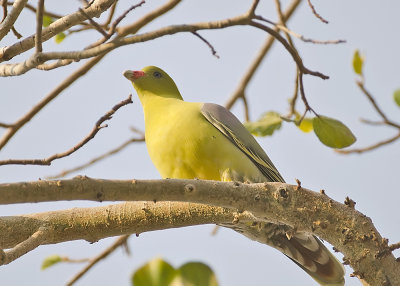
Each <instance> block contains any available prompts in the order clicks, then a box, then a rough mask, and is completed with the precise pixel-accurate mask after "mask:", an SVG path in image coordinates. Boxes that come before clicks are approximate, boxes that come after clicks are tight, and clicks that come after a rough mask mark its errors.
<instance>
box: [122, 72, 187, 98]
mask: <svg viewBox="0 0 400 286" xmlns="http://www.w3.org/2000/svg"><path fill="white" fill-rule="evenodd" d="M124 76H125V77H126V78H127V79H128V80H130V81H131V82H132V84H133V87H134V88H135V89H136V91H137V93H138V95H139V97H143V96H146V95H149V94H151V95H156V96H161V97H168V98H177V99H182V96H181V94H180V92H179V90H178V88H177V87H176V84H175V82H174V81H173V80H172V78H171V77H170V76H169V75H168V74H167V73H166V72H165V71H163V70H162V69H160V68H158V67H155V66H148V67H145V68H143V69H142V70H140V71H132V70H126V71H124Z"/></svg>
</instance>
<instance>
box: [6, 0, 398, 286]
mask: <svg viewBox="0 0 400 286" xmlns="http://www.w3.org/2000/svg"><path fill="white" fill-rule="evenodd" d="M262 2H263V3H262V4H260V6H259V7H258V9H257V13H258V14H261V15H263V16H264V17H266V18H268V19H271V20H273V21H277V16H276V12H275V7H274V3H273V1H262ZM288 2H289V1H282V6H283V7H286V5H287V4H288ZM313 3H314V5H315V8H316V9H317V10H318V12H319V13H320V14H321V15H322V16H323V17H325V18H326V19H327V20H329V21H330V23H329V24H328V25H326V24H323V23H321V22H320V21H319V20H318V19H316V18H315V17H314V16H313V15H312V13H311V11H310V8H309V7H308V5H307V3H306V1H304V3H302V4H301V7H300V8H299V9H298V11H297V12H296V14H295V15H294V17H293V18H292V19H291V21H290V22H289V27H290V28H291V29H292V30H294V31H295V32H297V33H299V34H303V35H304V36H305V37H308V38H313V39H318V40H336V39H345V40H347V43H346V44H341V45H329V46H325V45H313V44H309V43H303V42H301V41H300V40H298V39H295V44H296V46H297V48H298V50H299V53H300V55H301V57H302V58H303V62H304V64H305V66H307V67H308V68H310V69H312V70H317V71H320V72H322V73H324V74H327V75H329V76H330V79H329V80H325V81H324V80H321V79H319V78H315V77H311V76H305V78H304V80H305V82H304V83H305V92H306V95H307V98H308V100H309V103H310V104H311V106H312V107H313V108H314V109H315V110H316V111H317V112H318V113H320V114H323V115H327V116H330V117H334V118H336V119H339V120H341V121H342V122H344V123H345V124H346V125H347V126H349V127H350V128H351V130H352V131H353V133H354V134H355V135H356V137H357V139H358V141H357V142H356V144H355V145H354V146H357V147H363V146H366V145H369V144H372V143H375V142H377V141H381V140H383V139H386V138H388V137H391V136H393V135H394V134H395V132H394V130H391V129H389V128H385V127H371V126H366V125H363V124H362V123H360V121H359V118H361V117H363V118H368V119H372V120H374V119H375V120H376V119H379V118H378V117H377V114H376V112H375V110H373V109H372V106H371V104H370V103H369V102H368V101H367V99H366V98H365V96H364V95H363V94H362V93H361V92H360V91H359V89H358V87H357V86H356V84H355V79H356V76H355V75H354V72H353V70H352V66H351V60H352V55H353V52H354V50H355V49H360V50H361V52H362V54H364V55H365V57H366V62H365V67H364V73H365V77H366V86H367V89H368V90H369V91H370V92H371V93H372V94H373V95H374V96H375V99H376V100H377V102H378V104H379V106H381V107H382V109H383V110H384V111H385V112H386V114H387V115H388V116H389V117H390V118H392V119H393V120H397V121H400V116H399V114H400V113H399V112H400V109H399V108H398V107H397V106H396V105H395V104H394V102H393V99H392V94H393V91H394V90H395V89H397V88H400V81H399V79H400V69H399V66H400V57H399V53H398V51H399V50H400V40H399V37H398V30H399V26H400V25H399V24H400V19H399V17H398V11H400V2H399V1H395V0H389V1H384V2H382V1H380V2H379V1H361V0H357V1H351V2H349V1H323V2H322V1H320V2H318V1H313ZM32 4H36V3H32ZM160 4H161V1H148V3H146V4H145V5H143V7H142V8H139V9H137V10H135V11H133V12H132V13H131V14H129V17H127V18H126V19H125V20H124V21H123V22H122V25H124V24H127V23H129V22H133V21H135V20H136V19H138V17H140V16H141V15H143V14H144V13H146V12H148V11H150V10H152V9H154V8H155V7H157V6H159V5H160ZM250 4H251V1H239V0H234V1H228V0H218V1H211V0H207V1H204V0H203V1H194V0H192V1H185V3H181V4H180V5H178V6H177V7H176V9H174V10H173V11H172V12H170V13H168V14H167V15H165V16H163V17H162V18H161V19H158V20H156V21H155V22H154V23H152V24H150V25H148V26H146V27H145V28H144V29H143V31H142V32H144V31H150V30H153V29H156V28H158V27H162V26H165V25H171V24H186V23H193V22H199V21H206V20H216V19H224V18H227V17H230V16H234V15H239V14H241V13H243V12H245V11H246V10H247V8H248V7H249V6H250ZM61 5H67V6H68V7H61ZM79 5H80V2H78V1H70V2H69V3H67V4H66V3H62V4H60V1H50V0H48V1H46V8H47V10H49V11H55V12H59V13H65V11H66V10H68V12H74V11H76V10H77V9H78V7H79ZM121 6H122V5H121ZM121 9H122V8H121ZM118 12H119V13H121V12H122V10H119V11H118ZM23 15H24V18H21V19H19V21H18V22H17V24H16V28H17V30H18V31H19V32H20V33H22V34H23V35H24V36H28V35H30V34H32V33H34V25H33V23H34V22H35V16H34V14H32V13H30V12H24V14H23ZM199 33H200V34H201V35H202V36H204V37H205V38H207V40H208V41H210V42H211V43H212V44H213V46H214V47H215V49H216V50H217V52H218V54H219V56H220V59H217V58H215V57H213V56H212V55H211V53H210V50H209V48H208V47H207V46H206V45H205V44H204V43H203V42H201V41H200V40H199V39H198V38H196V37H195V36H193V35H191V34H190V33H186V34H177V35H174V36H166V37H163V38H160V39H157V40H154V41H152V42H146V43H140V44H135V45H132V46H126V47H123V48H120V49H117V50H115V51H114V52H112V53H110V54H109V55H107V56H106V58H105V59H104V60H103V61H102V62H101V63H100V64H98V65H97V66H96V67H95V68H94V69H93V70H91V71H90V72H89V73H88V74H87V75H86V76H85V77H83V78H81V79H79V80H78V81H77V82H75V83H74V84H73V85H72V86H71V87H70V88H69V89H67V90H65V91H64V92H63V93H62V94H61V95H59V96H58V97H57V98H56V99H55V100H54V101H53V102H52V103H50V104H49V105H48V106H47V107H46V108H45V109H44V110H43V111H42V112H41V113H39V114H38V115H37V116H36V117H34V118H33V119H32V120H31V121H30V122H29V124H27V125H26V126H25V127H24V128H23V129H21V130H20V132H18V134H17V135H16V136H14V138H13V139H12V140H11V141H10V142H9V144H8V145H7V146H6V147H5V148H4V149H3V150H2V152H1V153H0V159H8V158H24V159H26V158H43V157H47V156H49V155H52V154H54V153H57V152H60V151H64V150H66V149H68V148H70V147H71V146H73V145H75V144H76V143H77V142H79V141H80V140H81V138H83V137H84V136H85V135H86V134H88V133H89V131H90V130H91V128H92V127H93V124H94V123H95V122H96V121H97V119H98V118H100V117H101V116H102V115H103V114H104V113H105V112H106V111H108V110H109V109H110V108H111V107H112V106H113V105H115V104H116V103H118V102H119V101H121V100H122V99H124V98H126V97H127V96H128V94H129V93H132V94H133V104H131V105H128V106H127V107H124V108H122V109H121V110H119V111H118V112H117V113H116V115H115V116H114V118H113V119H112V120H111V121H109V122H108V125H109V127H108V128H106V129H103V130H101V131H100V132H99V133H98V135H97V136H96V137H95V139H94V140H92V141H91V142H89V143H88V144H87V145H86V146H85V147H84V148H82V149H81V150H79V151H78V152H76V153H74V154H73V155H71V156H70V157H68V158H65V159H61V160H58V161H55V162H54V163H53V164H52V166H50V167H40V166H39V167H38V166H2V167H0V183H5V182H17V181H32V180H37V179H38V178H43V177H45V176H47V175H52V174H55V173H58V172H60V171H61V170H64V169H66V168H71V167H74V166H76V165H77V164H79V163H83V162H86V161H87V160H89V159H91V158H93V157H95V156H97V155H100V154H102V153H103V152H106V151H108V150H110V149H112V148H114V147H116V146H117V145H119V144H121V143H122V142H123V141H125V140H126V139H128V138H130V137H131V132H130V130H129V126H135V127H136V128H139V129H142V130H143V129H144V124H143V113H142V109H141V106H140V102H139V100H138V99H137V96H136V93H135V92H134V90H133V88H132V86H131V84H130V82H128V81H127V80H126V79H125V78H124V77H123V76H122V72H123V71H124V70H126V69H133V70H134V69H141V68H143V67H144V66H147V65H157V66H159V67H161V68H163V69H164V70H165V71H166V72H168V73H169V74H170V75H171V77H172V78H173V79H174V80H175V82H176V84H177V86H178V88H179V89H180V91H181V93H182V95H183V97H184V99H185V100H187V101H201V102H215V103H219V104H224V103H225V102H226V100H227V99H228V98H229V97H230V95H231V94H232V92H233V91H234V90H235V88H236V86H237V84H238V81H239V80H240V78H241V77H242V75H243V74H244V73H245V71H246V69H247V67H248V66H249V64H250V62H251V61H252V59H253V58H254V56H255V54H256V53H257V51H258V49H259V47H260V46H261V45H262V43H263V42H264V39H265V38H266V34H265V33H264V32H261V31H259V30H256V29H255V28H251V27H234V28H229V29H225V30H220V31H218V30H217V31H200V32H199ZM99 37H100V35H99V34H97V33H96V32H90V33H84V34H82V35H73V36H70V37H67V39H66V40H65V41H64V42H63V43H62V44H60V45H56V44H55V43H54V41H53V40H49V41H48V42H46V43H45V44H44V50H45V51H53V50H65V51H67V50H76V49H81V48H83V47H85V46H87V45H88V44H90V43H91V41H94V40H96V39H98V38H99ZM13 42H15V37H14V36H13V35H12V33H10V34H9V35H8V36H7V37H6V38H5V39H4V40H3V41H2V43H1V46H4V45H10V44H11V43H13ZM31 53H32V52H31V51H29V52H27V53H26V54H24V55H22V56H18V57H15V59H13V60H12V62H19V61H22V60H24V59H25V58H26V57H27V55H30V54H31ZM81 64H82V63H74V64H72V65H70V66H67V67H63V68H60V69H58V70H55V71H52V72H44V71H36V70H32V71H29V72H28V73H26V74H25V75H23V76H20V77H12V78H1V79H0V86H1V87H2V88H1V91H2V92H1V97H0V122H13V121H14V120H16V119H17V118H19V117H20V116H22V115H23V114H24V113H25V112H27V111H28V110H29V109H30V108H31V107H32V105H34V104H35V103H36V102H38V101H39V100H40V99H41V98H43V97H44V96H46V95H47V94H48V93H49V92H50V91H51V90H52V89H53V88H54V87H55V86H57V85H58V83H59V82H60V81H61V80H62V79H63V78H65V77H66V76H67V75H69V74H70V73H71V72H72V71H74V70H75V69H77V68H78V67H79V66H80V65H81ZM294 76H295V64H294V62H293V60H292V59H291V57H290V55H289V54H288V52H287V51H286V50H285V49H284V48H283V47H282V46H281V45H280V44H278V43H276V44H275V45H274V47H273V50H272V52H271V53H270V54H269V55H268V56H267V58H266V59H265V60H264V61H263V63H262V66H261V68H260V69H259V70H258V72H257V74H256V75H255V77H254V78H253V80H252V81H251V83H250V86H249V88H248V92H247V97H248V101H249V105H250V111H251V118H252V119H257V117H259V116H260V115H261V114H262V113H263V112H265V111H270V110H275V111H278V112H281V113H285V112H287V108H288V104H287V99H288V98H289V97H291V96H292V92H293V83H294ZM299 106H301V108H303V107H302V105H299ZM302 110H303V109H301V111H302ZM242 111H243V107H242V105H241V103H240V102H239V103H238V104H236V105H235V108H234V109H233V112H234V113H235V114H236V115H237V116H238V117H239V118H240V119H241V120H243V112H242ZM0 131H2V130H0ZM258 141H259V142H260V144H261V146H262V147H263V148H264V149H265V150H266V151H267V153H268V155H269V156H270V158H271V160H272V161H273V162H274V164H275V165H276V167H277V168H278V170H279V171H280V173H281V174H282V175H283V177H284V178H285V179H286V180H287V182H289V183H294V182H295V179H296V178H298V179H300V180H301V182H302V185H303V186H304V187H306V188H309V189H312V190H315V191H318V190H320V189H325V190H326V192H327V194H328V195H329V196H331V197H332V198H333V199H335V200H337V201H340V202H343V201H344V198H345V197H346V196H349V197H350V198H352V199H353V200H355V201H356V202H357V204H356V209H358V210H360V211H361V212H363V213H364V214H366V215H367V216H369V217H371V219H372V220H373V222H374V223H375V226H376V227H377V229H378V230H379V231H380V233H381V234H382V235H383V236H384V237H387V238H389V240H390V241H389V242H390V243H395V242H398V241H400V228H399V225H400V217H399V215H398V212H397V209H398V202H399V200H400V195H399V193H400V189H399V185H400V184H399V177H398V175H397V173H398V169H399V168H398V166H399V163H398V158H400V142H396V143H393V144H391V145H388V146H386V147H383V148H380V149H378V150H375V151H372V152H369V153H365V154H363V155H347V156H345V155H339V154H336V153H335V152H333V151H332V150H331V149H330V148H328V147H325V146H324V145H322V144H321V143H320V142H319V141H318V139H317V138H316V136H315V135H314V134H312V133H311V134H305V133H302V132H300V131H299V130H298V129H297V128H296V127H294V126H292V125H290V124H284V125H283V126H282V128H281V130H279V131H278V132H276V133H275V134H274V135H273V136H272V137H268V138H259V139H258ZM78 174H82V175H87V176H89V177H94V178H107V179H132V178H135V179H150V178H151V179H158V178H160V175H159V174H158V173H157V171H156V169H155V168H154V166H153V165H152V163H151V161H150V159H149V157H148V154H147V151H146V148H145V145H144V143H139V144H134V145H131V146H130V147H129V148H127V149H126V150H124V151H123V152H121V153H119V154H117V155H115V156H113V157H110V158H108V159H107V160H104V161H102V162H101V163H98V164H96V165H93V166H91V167H90V168H88V169H86V170H84V171H81V172H79V173H76V174H73V175H71V176H69V177H73V176H75V175H78ZM96 205H105V203H103V204H98V203H89V202H80V201H79V202H60V203H56V204H54V203H42V204H24V205H12V206H1V207H0V215H14V214H21V213H32V212H41V211H46V210H54V209H65V208H71V207H80V206H96ZM212 229H213V226H211V225H206V226H200V227H189V228H184V229H175V230H165V231H156V232H149V233H144V234H142V235H140V236H139V237H138V238H137V237H132V238H131V239H130V240H129V242H130V247H131V250H132V256H130V257H127V256H125V255H123V254H122V251H121V250H118V251H116V252H115V253H114V254H113V255H112V256H111V257H110V258H108V259H107V260H105V261H103V262H101V263H99V264H98V265H96V266H95V267H94V269H92V270H91V271H90V272H89V274H88V275H86V276H85V277H84V278H83V279H81V280H80V281H79V282H78V283H76V285H79V286H81V285H111V284H114V285H130V275H131V273H132V272H133V270H134V269H136V268H138V267H139V266H141V265H142V264H143V263H145V262H146V261H148V260H150V259H152V258H154V257H157V256H160V257H162V258H164V259H165V260H167V261H169V262H170V263H171V264H172V265H174V266H175V267H178V266H180V265H182V264H184V263H186V262H188V261H201V262H204V263H206V264H208V265H209V266H211V267H212V268H213V270H214V271H215V273H216V275H217V278H218V280H219V282H220V285H222V286H226V285H294V284H296V285H314V284H312V283H314V282H313V280H312V279H311V278H310V277H309V276H308V275H307V274H306V273H305V272H304V271H303V270H301V269H300V268H299V267H298V266H296V265H295V264H294V263H292V262H291V261H290V260H289V259H287V258H286V257H285V256H284V255H282V254H281V253H279V252H278V251H276V250H274V249H272V248H270V247H267V246H265V245H262V244H259V243H257V242H253V241H250V240H248V239H247V238H245V237H243V236H241V235H239V234H237V233H235V232H233V231H232V230H229V229H220V231H219V232H218V234H217V235H216V236H211V235H210V233H211V231H212ZM113 240H114V238H111V239H104V240H102V241H100V242H98V243H95V244H92V245H91V244H89V243H88V242H85V241H76V242H68V243H63V244H59V245H47V246H41V247H39V248H38V249H36V250H34V251H32V252H31V253H29V254H27V255H25V256H23V257H22V258H20V259H18V260H17V261H15V262H12V263H11V264H10V265H7V266H3V267H1V270H0V281H2V284H4V285H27V284H30V285H63V284H64V283H65V282H66V281H67V280H68V279H69V278H70V277H71V276H73V275H74V274H75V273H76V272H77V271H78V270H79V269H81V268H82V267H83V265H68V264H61V265H57V266H54V267H52V268H49V269H48V270H46V271H41V270H40V265H41V262H42V260H43V259H44V258H45V257H46V256H48V255H51V254H59V255H63V256H69V257H71V258H83V257H90V256H94V255H96V254H97V253H99V252H100V251H101V250H102V249H104V248H105V247H107V246H108V245H109V244H111V243H112V242H113ZM395 254H397V255H399V254H400V253H399V252H396V253H395ZM339 258H340V259H341V256H340V255H339ZM346 271H347V273H346V285H361V284H360V283H359V282H358V281H357V279H355V278H349V274H350V273H351V272H352V270H351V269H350V268H349V267H346Z"/></svg>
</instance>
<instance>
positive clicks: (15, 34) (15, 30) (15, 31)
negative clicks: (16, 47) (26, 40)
mask: <svg viewBox="0 0 400 286" xmlns="http://www.w3.org/2000/svg"><path fill="white" fill-rule="evenodd" d="M11 31H12V32H13V34H14V36H16V37H17V39H21V38H22V35H21V34H20V33H18V31H17V29H15V27H14V26H12V27H11Z"/></svg>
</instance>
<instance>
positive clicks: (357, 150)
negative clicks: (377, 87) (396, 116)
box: [335, 79, 400, 154]
mask: <svg viewBox="0 0 400 286" xmlns="http://www.w3.org/2000/svg"><path fill="white" fill-rule="evenodd" d="M356 84H357V86H358V87H359V88H360V89H361V91H362V92H363V94H364V95H365V96H366V97H367V98H368V100H369V102H370V103H371V104H372V106H373V107H374V109H375V111H376V112H377V113H378V114H379V115H380V117H381V118H382V121H371V120H368V119H361V121H362V122H363V123H366V124H369V125H379V126H382V125H383V126H390V127H393V128H396V129H397V131H398V134H396V135H395V136H393V137H391V138H388V139H386V140H382V141H380V142H378V143H375V144H373V145H370V146H367V147H364V148H354V149H347V150H339V149H335V151H336V152H337V153H340V154H351V153H363V152H367V151H371V150H375V149H376V148H379V147H381V146H384V145H387V144H390V143H393V142H395V141H396V140H398V139H400V124H398V123H396V122H394V121H392V120H390V119H389V118H388V117H387V116H386V114H385V113H384V112H383V110H382V109H381V108H380V107H379V106H378V103H377V102H376V101H375V99H374V97H373V96H372V94H371V93H370V92H369V91H368V90H367V89H366V88H365V84H364V79H363V80H362V81H360V80H357V81H356Z"/></svg>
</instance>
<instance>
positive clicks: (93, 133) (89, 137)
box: [0, 95, 132, 165]
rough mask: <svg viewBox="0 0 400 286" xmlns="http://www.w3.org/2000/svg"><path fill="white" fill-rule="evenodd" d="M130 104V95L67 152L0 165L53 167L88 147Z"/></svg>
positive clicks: (101, 118)
mask: <svg viewBox="0 0 400 286" xmlns="http://www.w3.org/2000/svg"><path fill="white" fill-rule="evenodd" d="M130 103H132V95H129V97H128V98H127V99H125V100H123V101H121V102H120V103H118V104H117V105H115V106H114V107H113V108H112V109H111V110H110V111H108V112H107V113H106V114H105V115H103V116H102V117H100V119H99V120H97V122H96V124H95V125H94V127H93V129H92V131H91V132H90V133H89V134H88V135H87V136H86V137H85V138H84V139H82V140H81V141H80V142H79V143H78V144H76V145H75V146H74V147H72V148H70V149H68V150H67V151H64V152H62V153H57V154H54V155H52V156H50V157H47V158H45V159H26V160H25V159H9V160H2V161H0V165H51V162H52V161H54V160H57V159H61V158H64V157H67V156H69V155H71V154H72V153H74V152H76V151H78V150H79V149H80V148H81V147H82V146H84V145H86V143H88V142H89V141H90V140H92V139H93V138H94V137H95V136H96V134H97V132H99V131H100V129H102V128H105V127H107V125H102V124H103V122H104V121H107V120H110V119H111V117H112V115H113V114H114V113H115V112H116V111H117V110H118V109H120V108H121V107H122V106H125V105H127V104H130Z"/></svg>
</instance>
